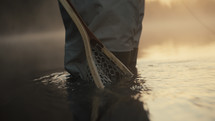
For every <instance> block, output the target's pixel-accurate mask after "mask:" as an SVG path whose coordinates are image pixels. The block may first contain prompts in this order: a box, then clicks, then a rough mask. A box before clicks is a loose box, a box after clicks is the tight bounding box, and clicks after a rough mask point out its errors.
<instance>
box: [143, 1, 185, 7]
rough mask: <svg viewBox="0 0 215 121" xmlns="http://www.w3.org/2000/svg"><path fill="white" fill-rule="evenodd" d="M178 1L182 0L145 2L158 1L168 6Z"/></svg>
mask: <svg viewBox="0 0 215 121" xmlns="http://www.w3.org/2000/svg"><path fill="white" fill-rule="evenodd" d="M180 1H182V0H146V2H159V3H161V4H162V5H165V6H169V7H171V5H172V4H173V3H178V2H180Z"/></svg>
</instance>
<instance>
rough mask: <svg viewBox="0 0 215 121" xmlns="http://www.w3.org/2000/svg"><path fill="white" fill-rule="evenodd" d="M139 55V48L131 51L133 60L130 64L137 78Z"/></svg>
mask: <svg viewBox="0 0 215 121" xmlns="http://www.w3.org/2000/svg"><path fill="white" fill-rule="evenodd" d="M137 54H138V48H134V49H133V50H132V51H131V59H130V64H129V66H130V67H129V68H130V70H131V72H132V73H133V74H134V75H135V76H137V68H136V65H137Z"/></svg>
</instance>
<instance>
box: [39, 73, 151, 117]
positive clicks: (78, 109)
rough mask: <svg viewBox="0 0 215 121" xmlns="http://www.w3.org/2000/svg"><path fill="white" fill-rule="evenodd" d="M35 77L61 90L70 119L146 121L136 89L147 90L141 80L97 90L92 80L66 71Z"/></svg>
mask: <svg viewBox="0 0 215 121" xmlns="http://www.w3.org/2000/svg"><path fill="white" fill-rule="evenodd" d="M37 81H40V82H42V83H43V84H45V85H49V86H50V85H52V86H56V87H58V88H60V89H63V90H64V91H65V94H66V95H67V97H68V100H69V102H70V109H71V111H72V114H73V120H74V121H132V120H133V121H149V117H148V115H149V114H148V111H147V110H145V109H144V102H143V101H140V100H139V98H140V92H141V91H144V92H147V91H149V90H148V89H147V88H146V87H144V85H143V84H144V82H145V81H144V80H143V79H140V78H137V79H135V80H134V81H122V82H118V83H116V84H114V85H111V86H108V87H106V88H105V89H104V90H99V89H97V88H96V87H95V85H94V83H93V82H87V81H84V80H81V79H79V78H76V79H75V78H72V77H70V76H69V74H68V73H66V72H60V73H54V74H51V75H48V76H44V77H41V78H40V79H37Z"/></svg>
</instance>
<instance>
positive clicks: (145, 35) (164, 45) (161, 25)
mask: <svg viewBox="0 0 215 121" xmlns="http://www.w3.org/2000/svg"><path fill="white" fill-rule="evenodd" d="M214 6H215V1H214V0H204V1H202V0H189V1H188V0H146V8H145V18H144V21H143V32H142V37H141V43H140V54H139V57H145V58H147V57H148V58H153V57H155V56H156V58H157V56H159V57H160V58H169V57H180V58H182V57H185V58H187V57H193V56H195V57H200V56H211V55H214V52H215V49H214V48H215V44H214V42H215V36H214V35H215V16H214V15H215V7H214Z"/></svg>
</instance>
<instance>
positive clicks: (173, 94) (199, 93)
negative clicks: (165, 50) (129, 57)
mask: <svg viewBox="0 0 215 121" xmlns="http://www.w3.org/2000/svg"><path fill="white" fill-rule="evenodd" d="M138 69H139V76H138V78H137V79H136V80H135V82H136V83H133V84H131V85H127V84H125V83H123V84H121V85H124V87H126V88H121V87H118V86H116V88H118V89H114V88H107V89H106V91H104V92H100V94H101V95H99V96H98V95H97V96H96V97H97V98H98V99H99V100H100V102H99V101H97V103H98V104H96V105H99V108H100V109H101V110H102V111H101V112H99V111H100V110H99V111H98V112H97V113H98V115H99V116H100V118H99V119H100V120H109V121H110V120H126V121H127V120H135V121H139V120H142V119H143V120H151V121H183V120H189V121H214V120H215V115H214V114H215V58H213V57H210V58H195V59H187V60H186V59H184V60H180V59H168V60H167V59H166V60H148V59H139V60H138ZM68 78H69V75H68V73H66V72H59V73H54V74H51V75H47V76H45V77H41V78H39V79H37V81H38V80H40V81H42V83H44V84H45V85H51V84H52V85H55V86H57V87H58V88H61V89H67V91H66V92H65V94H67V96H68V95H69V97H74V95H76V96H77V95H78V96H77V97H81V98H78V99H77V100H78V102H80V100H82V101H83V102H85V103H83V102H82V103H83V105H84V104H88V106H89V105H91V106H92V107H95V103H92V102H90V103H89V98H83V97H89V95H91V96H92V97H93V96H95V92H94V91H92V88H91V91H92V92H91V93H89V90H88V91H87V90H86V89H87V88H86V87H87V85H86V82H81V81H80V82H79V84H78V85H79V88H80V89H81V88H82V86H83V85H85V86H84V88H82V89H83V90H85V92H83V90H82V91H80V89H79V91H80V92H81V93H79V91H77V90H78V89H77V84H75V83H77V82H73V81H72V82H71V83H70V86H68V83H67V82H68ZM71 85H75V86H71ZM80 85H82V86H80ZM125 85H126V86H125ZM89 87H90V86H89ZM68 88H69V90H70V91H68ZM71 90H73V91H74V90H76V91H75V93H73V91H71ZM107 90H109V91H111V93H109V92H108V91H107ZM117 90H118V91H117ZM128 90H133V93H131V92H132V91H128ZM123 91H124V92H123ZM68 92H69V93H68ZM71 92H72V93H71ZM77 92H78V93H77ZM115 94H119V95H121V96H117V99H116V97H115V96H113V95H115ZM104 95H105V96H107V97H108V98H107V97H105V96H104ZM132 97H133V98H132ZM135 97H138V98H135ZM83 99H84V100H83ZM113 100H114V101H116V102H118V103H116V102H113ZM128 100H129V101H128ZM135 101H136V102H135ZM71 102H73V103H74V101H71ZM76 102H77V101H76ZM101 103H102V104H103V106H101V105H100V104H101ZM92 104H94V105H92ZM126 104H127V105H126ZM132 104H133V105H132ZM77 105H79V103H78V104H77V103H75V105H73V107H75V108H78V110H77V111H78V112H79V114H77V115H80V114H81V113H83V112H85V116H86V117H87V116H88V118H89V117H90V115H91V113H92V109H91V108H87V106H86V107H85V108H83V107H81V106H80V107H78V106H77ZM73 107H72V108H73ZM113 107H114V108H113ZM118 108H120V109H118ZM86 109H88V112H87V113H86ZM139 109H143V110H142V111H140V110H139ZM80 110H82V111H80ZM83 110H84V111H83ZM104 110H105V111H106V110H107V112H105V111H104ZM126 110H128V111H126ZM73 111H74V110H73ZM77 111H76V110H75V113H78V112H77ZM108 111H111V113H110V112H108ZM106 113H107V114H106ZM87 114H88V115H87ZM146 115H147V116H146ZM82 116H83V115H82ZM102 116H103V117H105V118H101V117H102ZM107 117H108V118H107ZM110 117H112V118H110ZM113 117H114V118H113ZM122 117H126V119H124V118H122ZM137 117H138V118H137ZM141 117H142V118H141Z"/></svg>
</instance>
